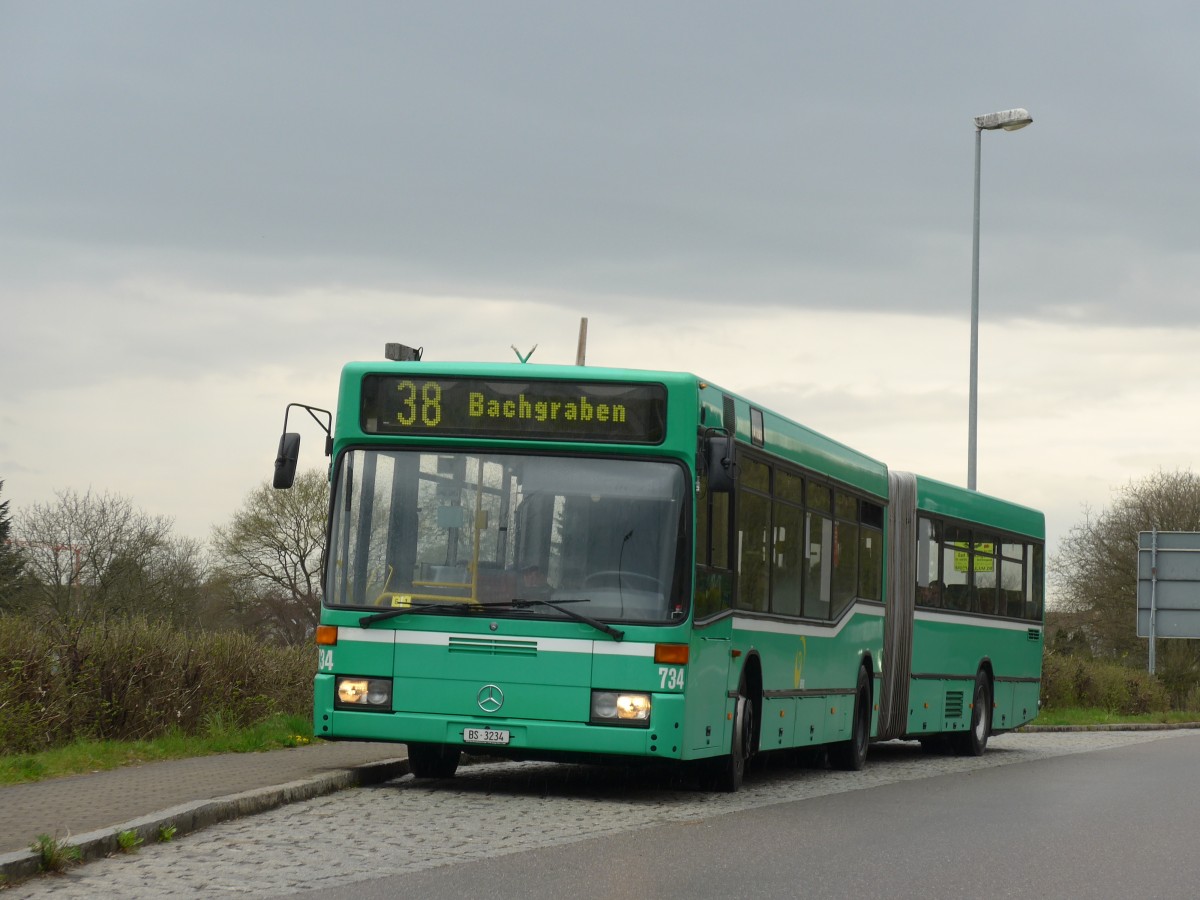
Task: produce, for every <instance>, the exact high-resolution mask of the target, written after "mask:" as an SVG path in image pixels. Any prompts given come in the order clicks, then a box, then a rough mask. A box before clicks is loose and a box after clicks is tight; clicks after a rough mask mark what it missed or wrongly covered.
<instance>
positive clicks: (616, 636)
mask: <svg viewBox="0 0 1200 900" xmlns="http://www.w3.org/2000/svg"><path fill="white" fill-rule="evenodd" d="M587 602H588V600H587V598H586V597H582V598H580V599H578V600H560V601H558V602H557V603H554V602H551V601H550V600H532V599H525V598H522V597H514V598H513V599H512V606H513V609H528V608H529V607H531V606H548V607H550V608H551V609H556V610H558V611H559V612H560V613H562V614H563V615H564V616H566V617H567V618H569V619H574V620H575V621H576V622H582V623H583V624H584V625H591V626H592V627H593V628H595V629H596V630H597V631H603V632H604V633H605V634H607V635H608V636H609V637H611V638H612V639H613V640H614V641H619V640H621V639H623V638H624V637H625V632H623V631H622V630H621V629H619V628H613V627H612V626H611V625H606V624H605V623H604V622H601V621H600V620H599V619H593V618H592V617H591V616H585V615H584V614H583V613H581V612H576V611H575V610H573V609H568V608H567V607H565V606H562V605H561V604H563V603H587Z"/></svg>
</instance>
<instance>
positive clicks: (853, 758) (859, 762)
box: [829, 666, 871, 772]
mask: <svg viewBox="0 0 1200 900" xmlns="http://www.w3.org/2000/svg"><path fill="white" fill-rule="evenodd" d="M870 678H871V677H870V675H868V674H867V667H866V666H859V668H858V684H857V686H856V687H855V689H854V714H853V721H852V722H851V725H850V740H848V741H842V742H841V743H837V744H834V745H833V746H832V747H830V748H829V761H830V762H831V763H832V764H833V767H834V768H836V769H842V770H843V771H846V772H857V771H859V770H860V769H862V767H863V766H865V765H866V764H867V745H868V744H870V742H871V680H870Z"/></svg>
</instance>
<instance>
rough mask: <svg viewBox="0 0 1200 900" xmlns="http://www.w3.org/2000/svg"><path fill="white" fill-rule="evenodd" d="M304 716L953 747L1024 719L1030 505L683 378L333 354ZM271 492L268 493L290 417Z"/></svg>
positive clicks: (478, 747) (1038, 650)
mask: <svg viewBox="0 0 1200 900" xmlns="http://www.w3.org/2000/svg"><path fill="white" fill-rule="evenodd" d="M294 407H298V408H301V409H304V410H306V411H307V412H308V414H309V415H310V416H312V417H313V418H314V419H315V420H316V421H317V422H318V423H319V424H321V426H322V427H323V428H324V429H325V431H326V435H327V437H326V453H327V455H330V456H331V457H332V464H331V470H330V471H331V481H332V492H331V506H330V524H329V534H328V545H327V550H326V559H325V580H324V586H325V587H324V599H323V602H322V608H321V617H320V623H321V624H320V626H319V627H318V629H317V635H316V640H317V645H318V654H319V656H318V671H317V676H316V681H315V685H314V732H315V734H316V735H317V736H318V737H321V738H326V739H332V740H367V741H397V742H402V743H404V744H406V745H407V747H408V758H409V764H410V767H411V770H412V772H413V774H414V775H415V776H417V777H418V778H445V777H449V776H451V775H453V774H454V772H455V770H456V768H457V766H458V764H459V760H460V757H461V754H462V752H463V751H464V750H465V751H476V752H486V753H487V754H489V755H499V756H505V757H510V758H514V759H543V760H578V761H587V762H593V761H597V762H630V761H634V760H639V759H642V760H664V761H668V760H669V761H673V762H676V763H678V764H680V765H683V764H687V765H690V766H693V767H695V768H696V769H697V770H698V774H699V775H700V776H701V777H702V778H703V780H704V781H705V783H709V784H711V785H712V786H714V787H717V788H719V789H723V790H737V789H738V788H739V787H740V785H741V783H742V779H743V774H744V772H745V767H746V763H747V761H748V760H750V759H751V758H752V757H753V756H754V755H755V754H759V753H765V752H768V751H773V750H785V749H797V748H818V747H819V748H821V749H822V750H823V751H825V752H827V754H828V758H829V760H830V762H831V763H832V764H834V765H836V766H838V767H840V768H844V769H852V770H853V769H859V768H861V767H862V766H863V764H864V762H865V759H866V756H867V750H868V746H869V744H870V742H872V741H878V740H891V739H908V740H920V741H921V742H922V744H923V745H928V746H931V747H932V746H937V747H944V748H946V749H952V750H956V751H958V752H961V753H965V754H980V753H982V752H984V749H985V747H986V745H987V741H988V737H989V735H990V734H992V733H995V732H998V731H1004V730H1008V729H1012V728H1015V727H1017V726H1019V725H1021V724H1023V723H1025V722H1028V721H1029V720H1031V719H1032V718H1033V717H1034V715H1035V714H1036V712H1037V708H1038V694H1039V687H1040V678H1041V659H1042V607H1043V602H1042V600H1043V569H1044V520H1043V517H1042V515H1041V514H1040V513H1037V512H1034V511H1033V510H1030V509H1027V508H1025V507H1022V506H1017V505H1014V504H1011V503H1006V502H1004V501H1001V500H997V499H995V498H992V497H988V496H985V495H983V494H978V493H975V492H972V491H967V490H964V489H962V488H957V487H953V486H951V485H948V484H943V483H940V482H937V481H933V480H930V479H926V478H922V477H919V476H914V475H911V474H908V473H902V472H890V471H889V470H888V468H887V467H886V466H885V465H884V464H883V463H880V462H877V461H876V460H874V459H871V458H869V457H867V456H865V455H863V454H861V453H857V452H855V451H854V450H851V449H849V448H848V447H845V446H843V445H841V444H839V443H837V442H835V441H832V440H830V439H829V438H826V437H824V436H822V435H820V434H817V433H816V432H814V431H811V430H809V429H808V428H805V427H804V426H803V425H800V424H797V423H796V422H792V421H789V420H788V419H786V418H784V417H782V416H779V415H777V414H775V413H773V412H771V411H770V410H767V409H765V408H763V407H761V406H758V405H756V404H755V403H753V402H752V401H750V400H747V399H745V398H743V397H740V396H738V395H736V394H734V393H732V392H730V391H727V390H724V389H722V388H720V387H717V386H716V385H714V384H711V383H709V382H706V381H704V380H703V379H701V378H698V377H697V376H695V375H689V374H684V373H678V372H656V371H637V370H618V369H604V368H591V367H588V368H584V367H573V366H548V365H533V364H518V363H513V364H477V363H435V362H429V361H422V360H421V359H420V353H419V351H411V350H409V348H405V347H402V346H400V345H389V359H388V360H383V361H379V362H354V363H349V364H347V365H346V366H345V367H344V369H343V370H342V376H341V387H340V392H339V396H338V406H337V412H336V416H335V415H334V414H333V413H330V412H328V411H326V410H321V409H318V408H315V407H310V406H306V405H304V404H291V405H289V407H288V412H289V413H290V412H291V411H292V409H293V408H294ZM287 428H288V425H287V415H285V418H284V435H283V438H282V439H281V442H280V448H279V453H278V458H277V459H276V463H275V486H276V487H281V488H282V487H288V486H290V485H291V483H292V481H293V479H294V476H295V471H296V465H297V458H298V453H299V440H300V439H299V435H298V434H297V433H295V432H289V431H288V430H287Z"/></svg>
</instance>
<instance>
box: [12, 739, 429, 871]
mask: <svg viewBox="0 0 1200 900" xmlns="http://www.w3.org/2000/svg"><path fill="white" fill-rule="evenodd" d="M408 771H409V769H408V760H407V759H402V758H397V759H385V760H381V761H379V762H373V763H366V764H364V765H361V766H354V767H353V768H349V769H339V770H337V771H334V772H326V773H325V774H322V775H317V776H314V777H312V778H304V779H301V780H299V781H291V782H288V783H287V784H279V785H275V786H273V787H266V788H255V789H254V790H250V791H243V792H242V793H240V794H230V795H229V796H227V797H217V798H216V799H213V800H197V801H194V802H192V803H182V804H180V805H178V806H172V807H169V808H168V809H164V810H161V811H159V812H155V813H151V814H150V815H148V816H142V817H141V818H138V819H134V820H133V821H130V822H125V823H124V824H122V825H115V826H112V827H110V828H101V829H98V830H96V831H89V832H87V833H86V834H81V835H78V836H77V837H76V836H70V835H69V836H67V837H66V838H62V839H61V841H62V843H63V844H64V845H69V846H72V847H78V848H79V852H80V861H81V862H87V861H88V860H92V859H100V858H103V857H105V856H111V855H113V854H114V853H119V852H121V845H120V843H119V841H118V835H120V834H122V833H124V832H128V831H135V832H137V836H138V837H140V838H141V839H142V841H143V842H144V843H147V844H153V843H157V842H158V840H159V835H160V834H161V829H164V828H174V829H175V830H174V832H173V833H172V835H173V836H174V837H182V836H183V835H185V834H190V833H192V832H194V831H199V830H200V829H202V828H207V827H208V826H209V825H215V824H217V823H218V822H227V821H229V820H231V819H237V818H241V817H242V816H252V815H255V814H256V813H261V812H266V811H267V810H270V809H275V808H276V807H279V806H283V805H285V804H287V803H296V802H298V801H301V800H311V799H312V798H314V797H320V796H322V795H324V794H332V793H333V792H334V791H340V790H344V789H346V788H352V787H361V786H363V785H368V784H379V783H380V782H384V781H390V780H391V779H393V778H399V777H400V776H401V775H407V774H408ZM34 837H35V836H34V835H30V840H31V842H32V839H33V838H34ZM41 862H42V860H41V855H40V854H38V853H35V852H33V851H32V850H21V851H17V852H13V853H3V854H0V874H2V875H3V876H4V878H3V880H2V881H0V884H2V885H3V886H5V887H8V886H11V885H13V884H15V883H16V882H18V881H23V880H25V879H26V878H30V877H32V876H34V875H38V874H40V873H41Z"/></svg>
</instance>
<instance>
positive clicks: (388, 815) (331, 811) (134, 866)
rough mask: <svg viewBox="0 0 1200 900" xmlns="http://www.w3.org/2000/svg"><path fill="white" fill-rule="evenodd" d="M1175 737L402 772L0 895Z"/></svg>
mask: <svg viewBox="0 0 1200 900" xmlns="http://www.w3.org/2000/svg"><path fill="white" fill-rule="evenodd" d="M1180 739H1182V740H1187V739H1200V733H1198V732H1195V731H1183V732H1174V731H1173V732H1087V733H1049V734H1044V733H1043V734H1007V735H1001V736H999V737H996V738H993V739H992V742H991V744H989V748H988V752H987V753H986V754H985V755H984V756H983V757H980V758H963V757H953V756H936V755H925V754H923V753H922V752H921V751H920V749H919V747H917V745H916V744H905V743H893V744H882V745H875V746H873V747H872V748H871V754H870V757H869V758H868V761H867V768H866V769H865V770H864V771H862V772H835V771H830V770H827V769H817V768H801V767H789V766H787V765H783V764H779V763H777V762H774V761H773V762H772V763H771V764H769V765H767V766H766V767H764V768H761V769H758V770H755V771H752V772H751V773H749V775H748V776H747V779H746V784H745V786H744V787H743V789H742V791H741V792H739V793H737V794H714V793H708V792H705V791H702V790H700V789H698V787H697V786H696V785H695V783H693V782H690V781H687V780H682V779H674V780H673V779H671V778H669V777H667V776H664V775H663V773H662V772H660V771H653V770H633V771H631V770H625V769H621V770H615V769H596V768H590V767H584V766H567V765H554V764H549V763H485V764H481V765H474V766H469V767H464V768H462V769H460V770H459V774H458V776H457V777H456V778H454V779H453V780H450V781H440V782H417V781H414V780H413V779H412V778H411V776H406V777H404V778H401V779H397V780H395V781H390V782H387V783H385V784H382V785H377V786H374V787H367V788H357V789H353V790H347V791H343V792H341V793H338V794H334V795H330V796H327V797H322V798H319V799H316V800H311V801H307V802H303V803H296V804H293V805H290V806H286V807H282V808H280V809H277V810H274V811H272V812H268V813H263V814H261V815H257V816H252V817H250V818H246V819H240V820H237V821H233V822H227V823H224V824H221V825H216V826H213V827H212V828H209V829H207V830H205V831H203V832H199V833H197V834H194V835H191V836H188V837H187V838H185V839H183V840H180V841H177V842H172V843H167V844H155V845H153V846H149V845H146V846H143V847H142V848H141V849H140V851H139V852H137V853H136V854H131V855H122V856H117V857H112V858H109V859H105V860H99V861H97V862H93V863H89V864H88V865H86V866H82V867H80V868H77V869H74V870H72V871H70V872H68V873H67V874H65V875H61V876H47V877H43V878H39V879H35V880H32V881H27V882H25V883H23V884H19V885H15V886H13V887H12V888H11V889H10V890H9V891H7V892H5V895H4V896H5V900H17V898H43V897H55V898H76V897H78V898H85V897H86V898H93V897H97V896H117V897H123V898H130V900H141V898H158V897H164V896H197V895H203V896H205V897H273V896H280V895H287V894H294V893H298V892H300V891H306V890H313V889H319V888H321V887H327V886H333V885H338V886H345V885H347V884H350V883H353V882H354V881H355V880H360V879H365V878H374V877H378V876H382V875H392V874H401V873H405V872H416V871H419V870H422V869H429V868H433V867H436V866H445V865H450V864H453V863H456V862H462V861H469V860H477V859H483V858H487V857H493V856H500V855H504V854H510V853H519V852H522V851H526V850H531V849H534V848H538V847H548V846H553V845H557V844H564V843H569V842H574V841H581V840H586V839H588V838H592V837H599V836H603V835H609V834H614V833H620V832H629V831H636V830H638V829H641V828H647V827H651V826H654V825H657V824H660V823H668V822H686V821H698V820H702V819H707V818H711V817H713V816H719V815H723V814H725V813H731V812H738V811H741V810H747V809H752V808H758V807H763V806H769V805H772V804H776V803H787V802H791V801H795V800H803V799H806V798H810V797H819V796H825V795H829V794H835V793H839V792H843V791H853V790H860V789H863V788H870V787H877V786H879V785H883V784H889V783H894V782H898V781H906V780H911V779H919V778H931V777H935V776H937V775H943V774H951V773H957V772H968V771H971V770H975V769H983V768H988V767H991V766H1003V765H1011V764H1013V763H1021V762H1029V761H1032V760H1037V759H1043V758H1048V757H1053V756H1061V755H1064V754H1071V753H1082V752H1087V751H1092V750H1101V749H1105V748H1109V747H1118V746H1125V745H1128V744H1134V743H1142V742H1146V741H1156V740H1180Z"/></svg>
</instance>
